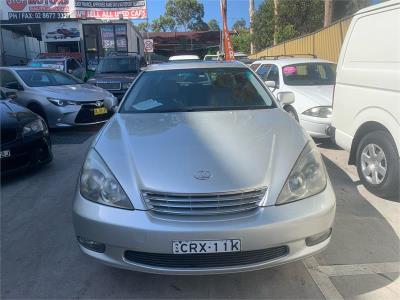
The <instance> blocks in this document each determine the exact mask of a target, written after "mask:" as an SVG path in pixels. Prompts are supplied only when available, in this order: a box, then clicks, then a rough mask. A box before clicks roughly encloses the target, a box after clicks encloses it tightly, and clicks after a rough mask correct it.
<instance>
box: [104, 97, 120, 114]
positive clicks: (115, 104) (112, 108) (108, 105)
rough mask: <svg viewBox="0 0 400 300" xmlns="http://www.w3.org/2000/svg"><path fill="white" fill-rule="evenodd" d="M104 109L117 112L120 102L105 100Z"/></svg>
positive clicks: (115, 99)
mask: <svg viewBox="0 0 400 300" xmlns="http://www.w3.org/2000/svg"><path fill="white" fill-rule="evenodd" d="M104 107H105V108H107V110H109V111H112V112H116V111H117V109H118V100H117V98H115V97H113V98H106V99H104Z"/></svg>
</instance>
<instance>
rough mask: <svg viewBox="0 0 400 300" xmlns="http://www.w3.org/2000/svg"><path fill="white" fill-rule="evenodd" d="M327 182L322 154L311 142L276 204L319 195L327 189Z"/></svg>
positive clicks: (302, 153) (301, 155) (304, 150)
mask: <svg viewBox="0 0 400 300" xmlns="http://www.w3.org/2000/svg"><path fill="white" fill-rule="evenodd" d="M326 182H327V178H326V173H325V167H324V164H323V162H322V158H321V154H320V153H319V152H318V150H317V148H316V147H315V145H314V143H313V142H311V141H310V142H308V144H307V145H306V146H305V147H304V149H303V151H302V152H301V154H300V156H299V158H298V159H297V161H296V164H295V165H294V168H293V169H292V171H291V172H290V175H289V177H288V179H287V180H286V183H285V185H284V186H283V189H282V191H281V193H280V195H279V197H278V200H277V201H276V204H277V205H280V204H285V203H289V202H293V201H297V200H301V199H304V198H307V197H310V196H313V195H315V194H318V193H320V192H322V191H323V190H324V189H325V187H326Z"/></svg>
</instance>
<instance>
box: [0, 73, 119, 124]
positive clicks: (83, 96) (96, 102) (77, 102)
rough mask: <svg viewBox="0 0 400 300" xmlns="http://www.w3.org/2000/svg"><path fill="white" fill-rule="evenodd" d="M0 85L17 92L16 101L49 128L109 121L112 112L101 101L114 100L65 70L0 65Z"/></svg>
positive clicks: (115, 100) (99, 89)
mask: <svg viewBox="0 0 400 300" xmlns="http://www.w3.org/2000/svg"><path fill="white" fill-rule="evenodd" d="M0 84H1V86H2V87H4V88H8V89H13V90H15V91H16V94H17V97H16V98H15V99H14V101H15V102H17V103H18V104H20V105H22V106H25V107H27V108H29V109H30V110H31V111H33V112H35V113H37V114H38V115H40V116H41V117H42V118H43V119H44V120H45V121H46V123H47V125H48V126H49V127H50V128H57V127H58V128H61V127H71V126H77V125H89V124H96V123H102V122H106V121H108V119H109V118H110V117H111V115H112V113H113V112H112V111H109V110H107V109H106V108H105V107H104V101H108V102H115V103H117V99H116V98H115V97H114V96H113V95H112V94H111V93H109V92H108V91H106V90H104V89H102V88H99V87H96V86H93V85H91V84H86V83H84V82H83V81H81V80H80V79H78V78H75V77H73V76H71V75H69V74H67V73H65V72H62V71H59V70H54V69H46V68H30V67H0Z"/></svg>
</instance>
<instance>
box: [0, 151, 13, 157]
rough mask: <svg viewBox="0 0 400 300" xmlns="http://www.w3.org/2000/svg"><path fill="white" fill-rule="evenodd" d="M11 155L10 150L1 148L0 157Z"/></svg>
mask: <svg viewBox="0 0 400 300" xmlns="http://www.w3.org/2000/svg"><path fill="white" fill-rule="evenodd" d="M10 156H11V152H10V150H3V151H0V158H7V157H10Z"/></svg>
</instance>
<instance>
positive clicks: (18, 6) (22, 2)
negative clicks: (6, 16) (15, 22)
mask: <svg viewBox="0 0 400 300" xmlns="http://www.w3.org/2000/svg"><path fill="white" fill-rule="evenodd" d="M26 4H27V0H7V5H8V6H9V7H11V9H12V10H15V11H21V10H24V8H25V7H26Z"/></svg>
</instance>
